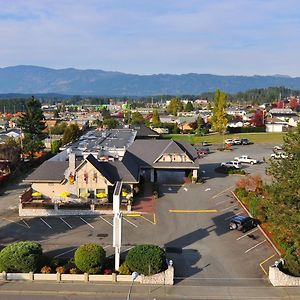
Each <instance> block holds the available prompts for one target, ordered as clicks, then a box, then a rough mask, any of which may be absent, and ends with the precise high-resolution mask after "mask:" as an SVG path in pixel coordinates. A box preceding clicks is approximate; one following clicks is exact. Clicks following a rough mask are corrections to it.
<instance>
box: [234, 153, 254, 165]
mask: <svg viewBox="0 0 300 300" xmlns="http://www.w3.org/2000/svg"><path fill="white" fill-rule="evenodd" d="M234 160H235V161H238V162H240V163H245V164H251V165H254V164H257V163H258V162H259V161H258V160H257V159H253V158H251V157H249V155H242V156H239V157H235V158H234Z"/></svg>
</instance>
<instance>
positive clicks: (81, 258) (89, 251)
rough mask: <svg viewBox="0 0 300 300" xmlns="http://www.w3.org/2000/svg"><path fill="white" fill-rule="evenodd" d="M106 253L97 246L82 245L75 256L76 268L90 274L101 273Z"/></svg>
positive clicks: (91, 244)
mask: <svg viewBox="0 0 300 300" xmlns="http://www.w3.org/2000/svg"><path fill="white" fill-rule="evenodd" d="M105 256H106V252H105V250H104V249H103V248H102V247H101V246H99V245H97V244H93V243H90V244H84V245H81V246H80V247H79V248H78V249H77V250H76V251H75V254H74V261H75V265H76V267H77V268H78V269H79V270H81V271H82V272H86V273H89V274H97V273H100V271H101V269H102V267H103V264H104V261H105Z"/></svg>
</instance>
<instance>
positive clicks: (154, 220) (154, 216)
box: [153, 214, 156, 225]
mask: <svg viewBox="0 0 300 300" xmlns="http://www.w3.org/2000/svg"><path fill="white" fill-rule="evenodd" d="M153 223H154V224H155V225H156V214H153Z"/></svg>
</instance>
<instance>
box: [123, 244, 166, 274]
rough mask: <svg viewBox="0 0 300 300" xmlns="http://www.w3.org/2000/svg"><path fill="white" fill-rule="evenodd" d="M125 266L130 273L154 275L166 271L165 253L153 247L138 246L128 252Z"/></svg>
mask: <svg viewBox="0 0 300 300" xmlns="http://www.w3.org/2000/svg"><path fill="white" fill-rule="evenodd" d="M125 261H126V264H127V266H128V267H129V269H130V270H131V271H135V272H138V273H139V274H143V275H146V276H147V275H154V274H157V273H159V272H162V271H163V270H165V269H166V254H165V251H164V250H163V249H162V248H160V247H158V246H155V245H138V246H135V247H134V248H132V249H131V250H129V252H128V254H127V256H126V260H125Z"/></svg>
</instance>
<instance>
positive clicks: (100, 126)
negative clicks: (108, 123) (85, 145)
mask: <svg viewBox="0 0 300 300" xmlns="http://www.w3.org/2000/svg"><path fill="white" fill-rule="evenodd" d="M93 125H95V126H96V127H97V128H102V127H103V121H101V120H100V119H96V120H94V121H93Z"/></svg>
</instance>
